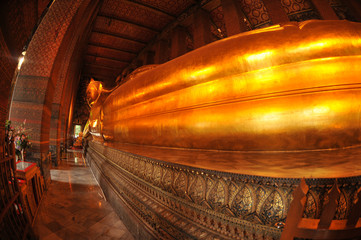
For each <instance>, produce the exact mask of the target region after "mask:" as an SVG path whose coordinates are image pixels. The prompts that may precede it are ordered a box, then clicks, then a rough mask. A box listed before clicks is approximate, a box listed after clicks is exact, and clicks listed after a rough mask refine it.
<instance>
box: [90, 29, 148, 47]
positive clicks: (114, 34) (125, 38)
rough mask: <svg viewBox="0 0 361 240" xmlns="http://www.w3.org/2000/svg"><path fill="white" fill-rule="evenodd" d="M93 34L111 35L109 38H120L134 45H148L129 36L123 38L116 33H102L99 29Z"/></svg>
mask: <svg viewBox="0 0 361 240" xmlns="http://www.w3.org/2000/svg"><path fill="white" fill-rule="evenodd" d="M92 32H94V33H98V34H103V35H109V36H112V37H115V38H119V39H122V40H126V41H130V42H134V43H137V44H142V45H146V42H143V41H139V40H135V39H132V38H129V37H127V36H123V35H120V34H116V33H111V32H106V31H102V30H99V29H95V30H93V31H92Z"/></svg>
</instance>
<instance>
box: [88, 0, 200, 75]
mask: <svg viewBox="0 0 361 240" xmlns="http://www.w3.org/2000/svg"><path fill="white" fill-rule="evenodd" d="M201 4H202V3H201V2H200V1H196V0H166V1H165V0H135V1H128V0H104V1H102V3H101V6H100V10H99V12H98V14H97V16H96V18H95V20H94V23H93V27H92V30H91V33H90V36H89V40H88V45H87V48H86V52H85V55H84V65H83V70H82V75H83V76H89V77H93V78H95V79H98V80H102V81H105V82H109V81H111V82H114V81H115V79H116V78H117V76H119V75H121V74H122V72H123V71H124V69H126V68H127V67H129V66H130V65H131V64H132V63H133V64H134V62H135V60H136V59H137V58H139V56H140V53H141V52H142V50H143V51H144V49H146V48H149V47H150V46H151V45H152V42H154V41H155V39H157V38H159V36H160V34H161V33H162V32H163V31H164V29H167V28H168V29H169V28H170V26H172V25H176V24H177V22H178V21H179V16H181V15H182V14H183V15H184V13H187V12H189V11H190V10H191V9H195V8H197V7H199V6H200V5H201Z"/></svg>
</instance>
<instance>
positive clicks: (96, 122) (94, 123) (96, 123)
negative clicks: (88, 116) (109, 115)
mask: <svg viewBox="0 0 361 240" xmlns="http://www.w3.org/2000/svg"><path fill="white" fill-rule="evenodd" d="M97 125H98V119H96V120H95V121H93V125H92V127H93V128H95V127H96V126H97Z"/></svg>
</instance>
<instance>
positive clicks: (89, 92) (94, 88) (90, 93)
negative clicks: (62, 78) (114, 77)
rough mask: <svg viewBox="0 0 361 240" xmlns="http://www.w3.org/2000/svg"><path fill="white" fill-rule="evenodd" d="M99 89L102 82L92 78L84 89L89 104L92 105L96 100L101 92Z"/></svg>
mask: <svg viewBox="0 0 361 240" xmlns="http://www.w3.org/2000/svg"><path fill="white" fill-rule="evenodd" d="M101 91H102V84H101V83H100V82H98V81H94V80H93V79H92V80H91V81H90V83H89V85H88V87H87V89H86V97H87V100H88V103H89V104H90V105H93V104H94V103H95V102H96V101H97V99H98V98H99V96H100V94H101Z"/></svg>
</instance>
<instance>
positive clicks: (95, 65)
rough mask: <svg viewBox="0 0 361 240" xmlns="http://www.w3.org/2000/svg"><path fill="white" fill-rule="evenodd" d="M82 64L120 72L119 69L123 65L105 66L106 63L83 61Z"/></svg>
mask: <svg viewBox="0 0 361 240" xmlns="http://www.w3.org/2000/svg"><path fill="white" fill-rule="evenodd" d="M84 66H89V67H94V68H103V69H108V70H113V71H114V70H118V71H120V72H121V70H122V69H123V68H124V67H110V66H106V65H102V64H94V63H85V64H84Z"/></svg>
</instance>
